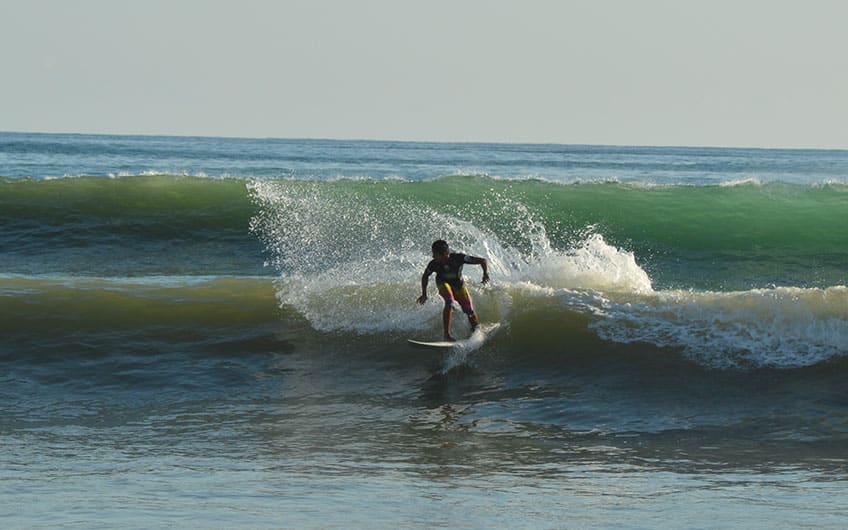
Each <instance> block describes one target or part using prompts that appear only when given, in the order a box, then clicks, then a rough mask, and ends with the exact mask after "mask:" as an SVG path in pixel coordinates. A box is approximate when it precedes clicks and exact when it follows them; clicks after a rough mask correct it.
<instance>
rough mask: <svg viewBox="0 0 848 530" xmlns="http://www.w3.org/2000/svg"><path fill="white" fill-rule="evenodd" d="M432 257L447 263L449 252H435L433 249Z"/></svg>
mask: <svg viewBox="0 0 848 530" xmlns="http://www.w3.org/2000/svg"><path fill="white" fill-rule="evenodd" d="M433 259H436V260H438V261H440V262H442V263H447V262H448V260H449V259H450V253H449V252H435V251H434V252H433Z"/></svg>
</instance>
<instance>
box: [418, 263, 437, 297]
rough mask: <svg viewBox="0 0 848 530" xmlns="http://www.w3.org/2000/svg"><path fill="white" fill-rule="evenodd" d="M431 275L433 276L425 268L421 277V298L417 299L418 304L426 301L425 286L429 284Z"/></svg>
mask: <svg viewBox="0 0 848 530" xmlns="http://www.w3.org/2000/svg"><path fill="white" fill-rule="evenodd" d="M431 274H433V271H431V270H430V267H427V269H426V270H425V271H424V274H422V275H421V296H419V297H418V303H419V304H423V303H424V302H426V301H427V284H428V283H430V275H431Z"/></svg>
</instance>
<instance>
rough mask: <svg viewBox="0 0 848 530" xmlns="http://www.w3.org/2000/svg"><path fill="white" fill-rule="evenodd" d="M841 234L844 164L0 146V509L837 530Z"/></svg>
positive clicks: (463, 150) (179, 141) (31, 524)
mask: <svg viewBox="0 0 848 530" xmlns="http://www.w3.org/2000/svg"><path fill="white" fill-rule="evenodd" d="M846 219H848V152H845V151H811V150H804V151H789V150H752V149H702V148H654V147H609V146H563V145H511V144H441V143H398V142H352V141H324V140H320V141H319V140H277V139H228V138H175V137H125V136H87V135H54V134H44V135H41V134H18V133H0V337H2V339H0V363H2V365H3V368H4V369H3V371H2V372H0V447H2V452H0V491H2V498H3V499H4V500H5V501H6V502H5V503H3V505H2V506H3V507H2V508H0V510H2V514H0V516H2V517H3V521H4V526H5V527H9V528H38V527H50V528H56V527H60V528H61V527H71V526H75V527H80V526H81V527H85V528H98V527H103V528H115V527H138V528H159V527H167V528H172V527H190V528H280V527H294V528H303V527H305V528H350V527H358V528H359V527H361V528H365V527H367V528H396V527H424V528H432V527H450V528H491V527H504V528H515V527H521V528H524V527H531V528H537V527H539V528H560V527H568V528H570V527H581V528H582V527H637V528H654V527H665V528H680V527H746V528H747V527H762V528H776V527H777V528H796V527H799V526H805V527H810V526H812V527H827V528H840V527H844V526H845V525H846V523H848V510H846V508H845V506H846V500H848V489H846V479H848V459H846V454H848V390H846V385H845V377H846V374H848V288H846V287H845V286H846V285H848V277H847V276H848V273H846V267H845V264H846V263H848V235H846V232H845V230H844V222H845V220H846ZM437 238H446V239H448V240H449V241H450V242H451V243H452V245H453V246H454V247H455V248H456V249H458V250H462V251H466V252H469V253H472V254H477V255H480V256H484V257H486V258H487V259H488V260H489V263H490V273H491V276H492V282H491V284H490V285H489V286H486V287H483V286H481V285H480V284H479V280H480V278H479V275H480V270H479V268H477V267H474V266H466V270H465V273H466V275H467V281H468V282H469V286H470V289H471V292H472V296H473V297H474V301H475V305H476V307H477V310H478V312H479V314H480V316H481V319H482V320H483V321H484V322H486V323H492V322H499V323H500V324H501V327H500V328H499V329H498V331H497V332H496V333H493V334H492V335H491V336H489V337H488V338H487V339H485V340H478V341H476V342H474V343H473V344H472V345H470V346H468V347H466V348H457V349H455V350H453V351H449V352H445V353H440V352H429V351H422V350H416V349H412V348H410V347H408V346H407V344H406V339H407V338H409V337H418V338H425V339H426V338H438V337H439V336H440V334H441V330H440V325H441V324H440V322H441V320H440V315H441V306H440V303H439V302H438V297H437V296H436V293H435V290H434V288H432V287H431V289H433V292H431V295H432V296H431V300H430V302H429V303H428V304H426V305H424V306H418V305H417V304H416V303H415V298H416V297H417V296H418V294H420V293H419V291H420V286H419V285H420V284H419V281H420V275H421V272H422V270H423V268H424V266H425V265H426V263H427V261H428V259H429V257H428V249H429V245H430V242H431V241H432V240H433V239H437ZM454 325H455V328H456V332H457V334H459V335H465V334H467V333H468V329H467V326H466V325H465V324H464V322H462V319H458V318H457V319H456V320H455V324H454Z"/></svg>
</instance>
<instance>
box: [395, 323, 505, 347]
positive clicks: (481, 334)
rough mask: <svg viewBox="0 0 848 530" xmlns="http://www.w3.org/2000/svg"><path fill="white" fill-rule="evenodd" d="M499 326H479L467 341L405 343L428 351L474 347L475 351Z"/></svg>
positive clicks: (414, 341) (412, 341)
mask: <svg viewBox="0 0 848 530" xmlns="http://www.w3.org/2000/svg"><path fill="white" fill-rule="evenodd" d="M500 326H501V324H500V322H496V323H494V324H481V325H480V326H479V327H478V328H477V329H476V330H475V331H474V333H472V334H471V336H470V337H468V338H467V339H462V340H457V341H453V342H451V341H447V340H439V341H426V340H416V339H407V343H408V344H409V345H410V346H412V347H413V348H426V349H430V350H449V349H451V348H456V349H468V348H469V347H470V346H474V348H473V349H476V348H479V347H480V346H482V345H483V342H485V340H486V338H487V337H488V336H489V335H491V334H492V333H494V332H495V331H496V330H497V329H498V328H499V327H500Z"/></svg>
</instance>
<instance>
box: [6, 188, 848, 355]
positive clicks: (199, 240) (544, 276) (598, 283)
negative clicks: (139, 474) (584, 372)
mask: <svg viewBox="0 0 848 530" xmlns="http://www.w3.org/2000/svg"><path fill="white" fill-rule="evenodd" d="M846 212H848V186H845V185H844V184H840V183H833V182H831V183H824V184H815V185H806V184H786V183H766V184H761V183H759V182H755V181H751V182H739V183H734V184H732V185H698V186H681V185H662V186H660V185H641V184H624V183H618V182H584V183H572V184H561V183H552V182H547V181H544V180H539V179H527V178H525V179H512V180H509V179H497V178H491V177H487V176H481V175H464V176H447V177H441V178H438V179H433V180H424V181H407V180H403V179H390V180H385V179H368V178H358V179H344V178H340V179H335V180H329V181H327V180H302V179H294V178H289V179H250V178H221V179H218V178H205V177H190V176H174V175H139V176H127V177H117V178H103V177H78V178H65V179H54V180H30V179H3V180H2V181H0V221H2V224H3V226H4V230H3V233H2V234H0V249H2V251H3V252H2V253H0V256H2V257H0V260H2V261H3V263H2V265H3V267H2V270H3V271H4V276H3V277H0V292H2V293H3V295H2V297H0V305H2V311H3V313H4V315H10V316H9V317H8V318H4V320H3V324H2V326H3V328H4V330H3V331H4V332H6V333H10V334H11V333H18V334H20V333H31V332H34V331H36V330H39V329H47V328H49V329H54V330H56V329H58V330H61V329H65V330H68V331H74V330H76V331H84V330H86V329H91V330H98V329H100V330H107V329H111V328H125V327H126V328H131V327H133V326H135V325H138V324H139V323H142V324H143V326H146V329H148V330H155V329H157V328H162V327H168V326H173V327H174V328H175V329H191V328H193V327H194V328H196V327H202V328H204V329H211V328H215V327H216V326H219V327H220V326H229V327H230V329H231V328H233V327H238V326H242V327H251V326H270V328H273V326H275V325H289V323H291V322H295V321H297V322H300V321H304V322H306V323H308V326H306V328H304V330H303V331H302V333H306V334H309V333H318V334H321V335H322V341H323V342H324V343H328V344H331V343H332V342H333V341H336V340H339V341H342V342H343V341H344V338H343V335H338V332H353V333H354V334H355V335H357V336H370V335H373V334H378V335H381V336H390V337H392V338H393V340H390V341H387V343H386V346H385V348H386V350H387V351H386V354H387V355H389V354H391V352H393V351H394V349H396V347H397V346H396V344H397V342H398V341H396V340H394V338H397V339H398V340H400V339H402V338H403V337H405V336H408V335H410V334H416V335H423V336H428V335H435V334H437V333H438V327H439V302H438V300H436V298H437V297H435V296H434V297H433V300H431V303H429V304H427V305H426V306H424V307H419V306H417V304H415V303H414V300H415V297H416V295H417V289H418V279H419V277H420V273H421V271H422V270H423V267H424V265H425V264H426V262H427V260H428V259H429V257H428V248H429V244H430V242H432V240H434V239H437V238H445V239H447V240H449V241H450V242H451V244H452V246H453V247H454V248H456V249H458V250H462V251H465V252H469V253H474V254H478V255H483V256H486V257H487V258H488V259H489V260H490V262H491V265H492V277H493V284H492V285H491V286H489V287H486V288H483V287H481V286H479V284H478V282H479V269H478V268H476V267H468V269H467V270H466V275H467V276H468V277H469V280H470V281H471V282H472V285H473V291H474V294H475V301H476V304H477V306H478V310H479V311H480V313H481V315H482V316H483V318H484V319H486V320H487V321H494V320H497V321H500V322H502V323H503V324H504V330H503V331H502V332H500V333H499V334H498V335H497V336H496V337H495V338H494V339H493V343H492V345H493V347H495V348H497V347H498V346H499V345H504V344H513V346H515V347H519V348H520V349H521V350H522V351H525V352H528V353H529V354H531V355H545V356H547V355H567V354H569V353H572V352H573V351H574V348H575V347H576V345H579V344H583V343H586V342H587V341H588V342H591V343H592V344H593V345H595V346H597V349H596V350H597V351H599V352H601V354H603V352H607V354H609V355H625V356H626V355H628V354H632V353H633V352H636V351H641V350H642V349H644V348H649V349H651V351H653V352H655V355H656V358H657V359H662V358H663V356H665V355H672V356H676V355H680V356H682V357H683V358H685V359H687V360H688V361H689V362H695V363H698V364H700V365H703V366H707V367H712V368H722V369H729V368H732V369H740V368H741V369H756V368H763V367H770V368H797V367H805V366H813V365H818V364H822V363H830V362H837V363H839V364H840V365H841V366H844V359H845V358H846V356H848V292H846V287H844V285H846V283H848V281H846V278H845V277H846V267H845V264H846V263H848V233H846V232H845V231H844V230H841V229H840V227H841V226H842V224H844V219H845V214H846ZM263 262H264V263H265V265H267V266H266V267H263ZM76 270H79V271H83V272H82V273H81V274H77V273H75V272H74V271H76ZM458 325H461V324H458ZM551 337H554V339H552V338H551ZM381 340H382V339H381ZM628 352H630V353H628Z"/></svg>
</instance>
